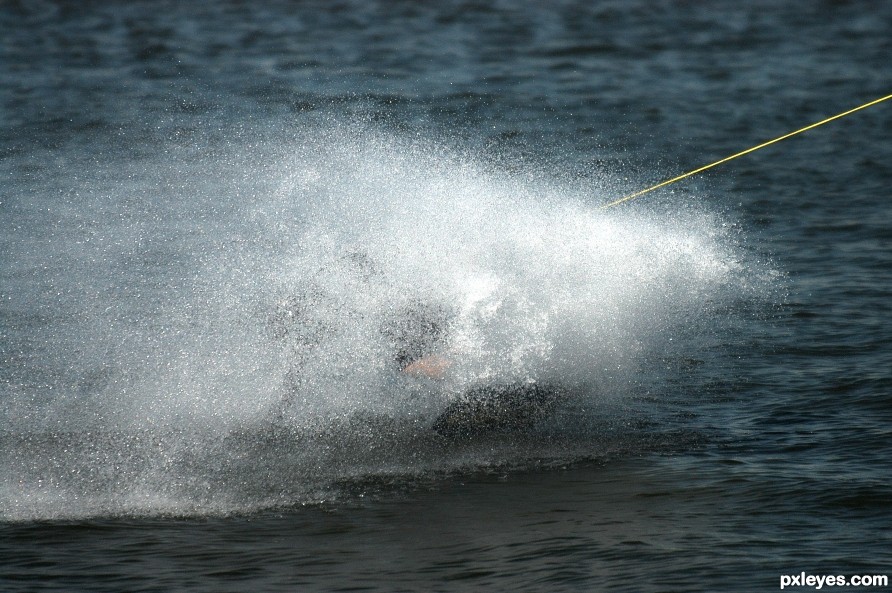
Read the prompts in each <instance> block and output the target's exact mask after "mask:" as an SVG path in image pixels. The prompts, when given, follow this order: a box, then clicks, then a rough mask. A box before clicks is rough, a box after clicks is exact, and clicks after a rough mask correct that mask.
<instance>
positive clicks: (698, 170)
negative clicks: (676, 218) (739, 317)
mask: <svg viewBox="0 0 892 593" xmlns="http://www.w3.org/2000/svg"><path fill="white" fill-rule="evenodd" d="M889 99H892V95H886V96H885V97H880V98H879V99H875V100H873V101H871V102H870V103H865V104H864V105H860V106H858V107H855V108H854V109H849V110H848V111H844V112H842V113H838V114H836V115H834V116H833V117H828V118H827V119H822V120H821V121H819V122H816V123H813V124H811V125H810V126H805V127H804V128H801V129H799V130H796V131H795V132H790V133H789V134H784V135H783V136H780V137H778V138H775V139H774V140H769V141H768V142H763V143H762V144H759V145H758V146H753V147H752V148H747V149H746V150H744V151H742V152H738V153H737V154H732V155H731V156H728V157H725V158H723V159H722V160H719V161H716V162H714V163H711V164H709V165H706V166H704V167H700V168H699V169H694V170H693V171H688V172H687V173H685V174H683V175H679V176H678V177H673V178H672V179H667V180H666V181H663V182H660V183H658V184H656V185H653V186H651V187H648V188H647V189H642V190H641V191H639V192H635V193H634V194H630V195H628V196H626V197H624V198H620V199H618V200H615V201H613V202H610V203H608V204H604V205H603V206H601V209H604V208H611V207H613V206H616V205H618V204H622V203H623V202H628V201H629V200H634V199H635V198H637V197H639V196H643V195H644V194H646V193H650V192H652V191H654V190H655V189H660V188H661V187H666V186H667V185H670V184H672V183H675V182H676V181H681V180H682V179H685V178H687V177H691V176H692V175H696V174H697V173H702V172H703V171H706V170H707V169H712V168H713V167H716V166H718V165H721V164H722V163H727V162H728V161H730V160H733V159H736V158H737V157H739V156H743V155H745V154H749V153H751V152H755V151H757V150H759V149H760V148H765V147H766V146H770V145H772V144H774V143H775V142H780V141H781V140H786V139H787V138H789V137H791V136H795V135H796V134H801V133H802V132H807V131H808V130H811V129H812V128H817V127H818V126H823V125H824V124H826V123H828V122H831V121H833V120H835V119H839V118H841V117H845V116H847V115H851V114H852V113H855V112H856V111H861V110H862V109H867V108H868V107H870V106H872V105H876V104H877V103H882V102H883V101H888V100H889Z"/></svg>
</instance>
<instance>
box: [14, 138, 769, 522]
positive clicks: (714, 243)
mask: <svg viewBox="0 0 892 593" xmlns="http://www.w3.org/2000/svg"><path fill="white" fill-rule="evenodd" d="M66 182H67V183H69V184H70V187H64V186H65V183H66ZM60 194H61V195H60ZM578 194H579V188H573V187H568V186H567V185H566V184H562V183H559V182H558V181H556V180H555V179H548V178H546V177H545V176H541V177H539V178H534V177H532V176H530V175H527V176H525V177H521V176H518V175H515V174H508V173H504V172H499V171H493V170H492V169H491V168H487V167H485V166H483V165H481V164H480V163H479V162H475V160H474V159H473V158H469V157H468V156H466V155H461V154H458V153H456V152H450V151H448V150H445V149H443V148H442V147H439V146H437V145H436V144H434V143H429V142H419V141H408V140H405V139H400V138H394V137H392V136H387V135H382V134H378V133H370V132H369V131H368V130H364V131H356V130H352V131H345V130H343V129H341V128H337V127H336V128H334V129H327V130H319V129H317V130H315V131H314V132H313V133H312V134H311V133H307V134H303V135H301V138H300V139H298V140H296V141H293V142H283V143H274V144H270V143H266V144H263V143H257V144H255V145H252V147H251V148H250V149H246V148H245V147H244V145H243V146H242V147H240V149H239V150H238V151H229V152H228V153H226V154H221V153H217V154H208V155H201V154H199V155H195V154H192V153H189V152H188V151H184V152H177V151H173V156H172V157H170V158H164V159H159V160H158V161H148V162H142V163H129V164H126V163H125V164H122V166H121V169H116V170H106V171H105V172H103V171H99V170H97V171H94V172H93V173H92V175H91V174H90V173H89V172H88V174H87V177H86V181H80V180H74V179H73V178H71V179H68V180H66V181H57V182H55V184H53V183H48V184H47V186H45V187H39V188H37V190H35V195H37V198H36V199H35V200H33V201H32V202H30V203H26V201H24V200H23V201H22V202H21V205H20V206H19V209H18V210H15V211H14V214H13V215H14V216H18V222H20V223H21V224H22V226H23V228H24V227H28V228H26V230H25V231H22V232H21V233H20V235H18V236H17V237H16V239H15V243H14V245H15V248H16V250H17V252H18V253H19V254H20V255H21V258H20V260H19V263H18V264H17V268H16V269H13V270H9V271H7V272H6V277H5V279H4V282H5V283H7V285H8V286H10V287H11V288H10V289H9V290H8V291H6V292H8V300H9V302H8V303H7V310H6V312H7V314H8V316H9V317H10V318H15V319H17V320H18V321H17V322H16V323H14V324H13V328H12V330H11V331H10V338H11V343H12V344H13V347H14V348H15V349H16V350H17V351H18V352H19V354H18V355H17V356H16V357H13V358H9V359H8V360H7V362H6V363H4V364H5V365H6V366H5V367H4V371H5V373H6V375H7V377H9V379H8V380H7V382H6V384H5V386H4V387H3V390H4V393H3V395H2V399H0V414H2V418H3V419H4V428H3V439H4V441H5V444H4V452H3V454H2V459H0V465H2V470H3V472H2V473H3V476H4V477H3V478H2V482H0V516H5V517H7V518H13V519H15V518H27V517H35V516H36V517H67V516H83V515H91V514H109V513H111V514H115V513H177V514H192V513H201V512H229V511H233V510H245V509H252V508H257V507H262V506H268V505H277V504H293V503H299V502H306V501H310V500H316V499H318V498H324V497H326V496H331V495H332V484H335V483H337V482H338V480H342V479H346V478H356V477H362V476H376V475H393V474H400V475H402V474H419V473H422V474H423V473H425V472H430V471H437V470H442V469H447V470H448V469H450V468H454V467H461V466H465V465H472V466H473V465H474V464H477V463H482V464H491V463H510V462H512V461H514V460H515V459H523V458H525V457H526V456H527V455H529V454H530V452H529V451H526V450H524V447H523V444H522V443H520V442H518V443H507V444H506V443H502V444H501V445H500V446H499V447H495V446H493V445H492V444H490V445H489V446H488V447H486V448H484V451H485V452H483V451H481V450H476V449H473V448H471V449H463V450H461V451H459V450H456V449H455V448H454V447H452V446H450V445H448V444H445V443H442V442H440V441H439V440H438V438H437V436H436V435H435V434H433V433H432V431H430V423H431V422H432V420H433V418H434V417H435V416H436V415H437V414H438V413H439V412H441V411H442V410H443V408H444V407H445V406H446V405H447V404H448V402H449V401H450V400H451V399H453V398H455V397H456V396H457V395H458V394H461V393H462V392H463V391H464V390H466V389H468V388H469V387H471V386H473V385H475V384H479V383H480V382H485V381H529V380H535V381H544V380H547V381H551V382H555V381H556V382H561V383H564V384H566V385H570V386H573V387H574V389H575V393H576V394H577V395H576V396H575V397H576V399H575V401H574V402H571V403H569V404H568V405H570V406H575V407H576V408H577V409H578V410H585V409H590V407H587V406H588V404H591V403H592V402H597V401H599V400H603V399H605V398H622V397H623V386H624V385H625V386H626V387H627V386H628V385H629V384H631V383H634V381H635V376H636V373H637V372H638V371H639V370H640V367H641V365H642V364H646V361H647V360H648V353H652V352H661V351H664V350H665V349H667V348H670V347H674V346H675V345H677V344H678V340H676V341H674V343H673V339H674V337H675V336H680V335H683V334H688V333H690V328H691V327H692V326H697V325H699V324H702V322H703V320H704V318H707V317H708V311H709V310H710V309H711V307H713V306H714V305H715V304H716V303H720V302H721V301H722V300H723V299H725V298H726V297H727V295H729V294H732V293H733V292H739V290H740V287H741V286H742V285H744V284H746V283H747V282H748V281H747V277H748V276H750V277H751V276H752V274H751V273H747V272H745V270H744V269H743V267H742V265H741V263H740V260H741V259H742V254H741V253H740V250H739V249H738V248H736V247H735V244H734V241H733V237H730V236H728V235H727V234H726V233H725V232H724V231H723V227H722V226H721V223H720V222H719V221H717V220H716V219H715V218H713V217H712V216H710V215H707V214H698V213H688V214H685V215H682V216H676V217H674V218H659V217H655V216H652V215H648V214H646V213H645V214H641V213H639V214H635V213H632V212H629V211H624V210H617V211H609V212H602V211H598V210H596V209H595V208H594V207H593V206H592V205H590V204H586V203H585V202H583V201H580V200H579V199H578ZM47 212H50V214H49V215H47V214H46V213H47ZM50 237H51V238H52V240H48V239H49V238H50ZM29 273H30V274H34V273H36V275H33V276H28V275H27V274H29ZM419 307H423V308H427V309H429V310H433V311H436V312H438V314H441V315H442V318H443V320H444V321H443V322H442V323H443V325H444V338H443V340H442V349H443V355H444V356H447V357H448V358H449V360H450V363H451V365H450V369H449V372H448V374H447V375H446V376H445V377H444V378H443V379H440V380H432V379H417V378H412V377H407V376H405V375H404V374H401V373H400V372H398V370H395V368H394V362H393V358H394V353H393V350H394V343H393V332H392V331H391V330H389V329H388V328H392V327H394V323H397V324H398V323H399V321H398V320H399V319H400V318H401V317H404V316H405V315H406V312H407V311H413V310H417V309H418V308H419ZM395 320H397V321H395ZM707 325H708V323H707ZM688 346H689V347H691V348H696V347H697V346H696V344H693V345H688ZM24 369H27V372H26V371H25V370H24ZM283 430H284V431H285V432H282V431H283ZM551 430H552V432H554V427H551ZM283 434H284V435H285V436H282V435H283ZM592 446H594V445H592ZM585 447H586V445H585V444H584V443H583V444H582V449H583V450H585ZM588 452H589V453H591V454H597V453H598V451H588ZM543 454H545V455H547V452H545V453H543V452H542V451H538V452H537V453H536V455H540V456H541V455H543Z"/></svg>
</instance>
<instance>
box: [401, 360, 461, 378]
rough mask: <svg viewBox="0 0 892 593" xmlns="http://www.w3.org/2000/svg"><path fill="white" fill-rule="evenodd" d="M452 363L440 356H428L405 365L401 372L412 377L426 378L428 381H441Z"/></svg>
mask: <svg viewBox="0 0 892 593" xmlns="http://www.w3.org/2000/svg"><path fill="white" fill-rule="evenodd" d="M450 366H452V361H451V360H449V359H448V358H446V357H445V356H443V355H441V354H429V355H427V356H424V357H422V358H419V359H418V360H416V361H414V362H412V363H410V364H408V365H406V367H405V368H404V369H403V372H404V373H406V374H407V375H410V376H412V377H427V378H428V379H441V378H442V377H443V375H444V374H445V373H446V371H447V370H448V369H449V367H450Z"/></svg>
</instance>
